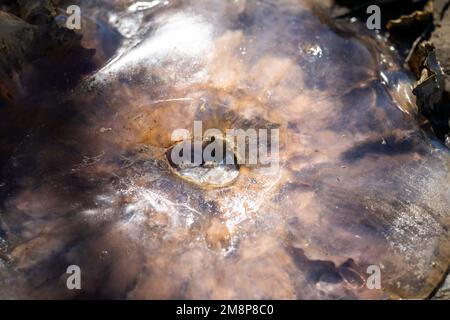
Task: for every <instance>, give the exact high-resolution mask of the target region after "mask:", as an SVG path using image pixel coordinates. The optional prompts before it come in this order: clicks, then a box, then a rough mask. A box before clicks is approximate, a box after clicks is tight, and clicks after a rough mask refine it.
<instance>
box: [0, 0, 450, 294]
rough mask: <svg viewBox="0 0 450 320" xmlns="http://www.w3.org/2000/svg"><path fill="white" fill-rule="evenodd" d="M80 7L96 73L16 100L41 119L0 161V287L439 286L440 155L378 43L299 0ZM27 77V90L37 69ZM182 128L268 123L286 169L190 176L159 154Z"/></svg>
mask: <svg viewBox="0 0 450 320" xmlns="http://www.w3.org/2000/svg"><path fill="white" fill-rule="evenodd" d="M81 5H82V10H83V16H84V18H83V19H84V20H83V27H82V29H81V31H80V32H81V33H83V34H84V40H83V41H84V46H85V47H88V48H95V49H96V50H97V56H96V57H97V60H101V61H100V65H99V66H98V67H97V68H96V70H94V72H93V73H92V74H90V75H89V76H88V77H86V79H85V80H83V81H82V82H81V83H80V84H79V85H77V86H76V87H72V88H69V89H67V88H66V89H65V90H64V91H59V90H58V89H57V87H47V88H44V89H42V90H39V91H36V90H34V91H33V90H31V89H30V90H28V91H27V90H22V91H21V98H20V99H16V102H15V103H16V105H15V106H14V108H22V109H23V110H28V111H29V110H36V114H39V117H38V119H37V120H36V125H34V126H33V127H32V128H31V129H30V130H29V132H27V135H26V136H25V137H24V138H23V139H22V141H21V143H20V144H18V145H17V146H15V148H14V151H13V152H12V154H11V155H10V156H9V157H8V160H7V161H4V162H5V164H4V168H3V173H2V177H3V181H1V182H2V186H1V189H0V191H1V193H2V195H1V197H0V200H1V213H0V219H1V229H0V240H1V241H2V242H1V243H2V247H0V249H2V250H3V251H0V252H1V255H0V258H1V259H0V283H1V286H0V296H1V297H25V298H28V297H35V298H47V297H56V298H76V297H103V298H204V299H209V298H215V299H217V298H219V299H221V298H226V299H235V298H256V299H259V298H281V299H318V298H424V297H427V296H428V295H429V294H430V293H431V292H432V290H433V289H434V288H435V287H436V286H437V285H438V284H439V282H440V281H441V280H442V277H443V276H444V273H445V271H446V269H447V268H448V265H449V261H450V242H449V238H450V236H449V230H448V228H449V226H450V209H449V208H450V184H449V182H450V154H449V151H448V150H446V149H445V148H444V147H443V146H442V145H441V144H440V143H439V142H438V141H437V140H436V139H434V138H433V137H432V136H431V135H429V134H426V133H425V132H424V131H422V129H421V128H420V127H419V124H418V120H417V117H416V115H415V109H416V107H415V102H414V97H413V96H412V94H411V89H410V85H411V80H410V78H409V74H408V72H407V71H405V70H404V69H403V68H402V67H401V63H400V62H399V59H398V58H397V57H396V54H395V51H394V50H393V49H392V48H391V47H390V46H389V43H388V42H387V41H386V40H385V39H384V38H383V37H381V36H376V35H375V34H374V33H373V32H370V31H369V30H367V29H365V28H364V26H362V25H360V24H359V23H356V22H353V23H352V22H343V21H342V22H339V23H337V22H333V21H331V20H330V19H329V18H328V17H327V16H326V15H325V14H323V13H322V12H321V10H320V8H317V7H316V6H315V5H314V2H311V1H293V0H292V1H289V0H283V1H253V0H246V1H222V0H210V1H199V0H195V1H194V0H192V1H176V0H169V1H151V2H147V3H144V2H142V3H141V4H140V5H136V4H134V5H133V4H131V3H130V1H107V4H106V1H105V3H104V4H102V1H96V2H95V4H93V3H91V2H90V1H82V2H81ZM99 57H100V58H99ZM74 59H76V58H74ZM51 62H52V61H48V64H47V65H48V66H53V67H48V68H47V70H52V68H56V69H57V68H58V65H57V63H56V62H55V63H54V64H53V65H52V64H51ZM31 69H33V66H31V67H30V68H28V69H24V70H22V71H21V72H22V74H23V75H24V76H22V78H21V79H22V80H21V81H22V88H31V86H33V85H36V83H39V81H42V80H40V79H41V78H45V77H46V76H47V74H46V72H41V73H37V72H34V73H33V75H34V76H33V77H28V78H27V77H26V74H27V72H31V71H30V70H31ZM41 69H42V68H41ZM27 86H28V87H27ZM27 92H29V93H27ZM30 92H31V93H30ZM17 94H18V93H17ZM11 109H13V108H10V107H8V106H6V107H5V106H3V107H2V108H1V109H0V112H1V113H3V114H4V115H6V114H7V113H8V112H13V111H11ZM0 117H3V116H0ZM3 119H6V118H3ZM14 119H15V120H14V121H15V122H14V121H12V122H11V121H10V122H9V123H8V125H9V126H12V127H14V126H19V123H20V122H21V121H23V119H21V118H20V117H15V118H14ZM1 121H3V120H2V118H0V122H1ZM194 121H202V123H203V129H204V130H206V129H208V128H217V129H219V130H222V131H223V132H225V131H226V130H227V129H230V128H241V129H249V128H254V129H261V128H279V130H280V146H279V160H280V164H279V170H277V171H267V170H264V169H265V168H263V167H261V166H246V165H240V166H232V167H220V166H219V167H212V168H206V167H204V168H193V169H192V171H189V172H188V175H189V179H186V176H183V174H184V173H180V172H178V171H177V170H179V168H174V167H173V165H172V164H171V163H170V161H168V158H167V156H166V154H167V151H168V150H170V148H172V147H173V146H174V142H173V141H171V133H172V132H173V131H174V130H175V129H179V128H183V129H187V130H191V129H192V126H193V123H194ZM16 122H17V125H16ZM5 125H6V124H5ZM183 170H185V169H183ZM205 170H206V171H208V170H212V171H213V172H212V173H211V172H209V171H208V172H206V173H205ZM205 174H206V175H207V178H208V179H209V180H208V181H209V182H211V179H212V180H213V182H214V181H215V182H216V183H215V186H214V188H212V187H210V186H209V185H208V184H206V185H202V181H205V180H202V179H203V178H204V176H205ZM193 180H194V181H195V183H193ZM69 265H78V266H80V269H81V275H82V290H79V291H77V290H74V291H70V290H67V288H66V283H65V281H66V279H67V274H66V268H67V267H68V266H69ZM370 266H378V267H379V268H380V275H381V289H376V288H375V289H374V288H371V287H370V286H367V285H366V281H367V279H368V278H369V277H370V273H367V270H368V268H369V267H370ZM372 268H373V267H372ZM369 270H370V268H369Z"/></svg>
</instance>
